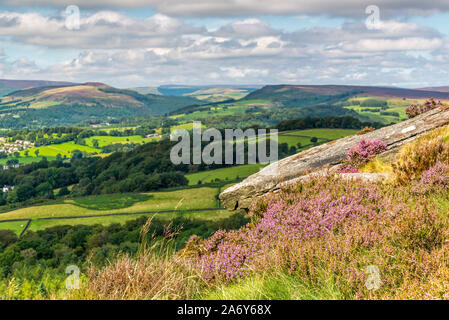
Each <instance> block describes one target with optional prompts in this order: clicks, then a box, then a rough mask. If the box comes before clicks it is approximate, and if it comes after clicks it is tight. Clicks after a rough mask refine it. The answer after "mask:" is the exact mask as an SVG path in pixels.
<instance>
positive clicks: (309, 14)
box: [0, 0, 449, 88]
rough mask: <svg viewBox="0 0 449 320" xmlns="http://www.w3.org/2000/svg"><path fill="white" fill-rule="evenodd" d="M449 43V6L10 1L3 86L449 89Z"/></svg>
mask: <svg viewBox="0 0 449 320" xmlns="http://www.w3.org/2000/svg"><path fill="white" fill-rule="evenodd" d="M36 3H39V4H38V5H36ZM448 36H449V1H447V0H434V1H431V2H430V1H428V2H426V1H422V0H408V1H402V0H400V1H398V0H377V1H374V0H339V1H335V0H277V1H273V0H219V1H217V0H190V1H183V0H179V1H178V0H127V1H123V0H40V1H34V0H0V78H2V79H21V80H31V79H32V80H39V79H40V80H59V81H73V82H104V83H107V84H109V85H112V86H116V87H119V88H130V87H143V86H159V85H163V84H189V85H214V84H234V85H245V84H260V85H265V84H347V85H380V86H397V87H409V88H416V87H429V86H448V85H449V39H448Z"/></svg>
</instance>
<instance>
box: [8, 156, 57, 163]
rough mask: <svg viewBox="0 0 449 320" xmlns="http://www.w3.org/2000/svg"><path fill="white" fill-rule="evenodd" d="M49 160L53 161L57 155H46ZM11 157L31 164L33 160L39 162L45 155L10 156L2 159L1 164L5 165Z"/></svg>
mask: <svg viewBox="0 0 449 320" xmlns="http://www.w3.org/2000/svg"><path fill="white" fill-rule="evenodd" d="M45 158H46V159H47V160H48V161H52V160H56V157H45ZM10 159H17V160H19V163H20V164H30V163H32V162H39V161H41V160H42V159H44V157H41V156H40V155H39V157H36V156H34V157H32V156H28V157H20V158H15V157H9V158H4V159H0V164H1V165H4V164H6V162H7V161H8V160H10Z"/></svg>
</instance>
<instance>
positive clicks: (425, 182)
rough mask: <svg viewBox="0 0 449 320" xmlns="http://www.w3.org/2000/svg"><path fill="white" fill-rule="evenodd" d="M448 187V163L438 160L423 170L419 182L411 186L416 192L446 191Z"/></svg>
mask: <svg viewBox="0 0 449 320" xmlns="http://www.w3.org/2000/svg"><path fill="white" fill-rule="evenodd" d="M448 189H449V165H448V164H446V163H443V162H440V161H438V162H437V163H436V164H435V165H434V166H432V167H430V168H429V169H428V170H426V171H424V172H423V173H422V175H421V178H420V180H419V183H417V184H416V186H415V187H414V188H413V190H414V191H415V192H418V193H431V192H434V193H437V192H447V191H448Z"/></svg>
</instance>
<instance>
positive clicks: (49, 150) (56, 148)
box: [20, 142, 101, 158]
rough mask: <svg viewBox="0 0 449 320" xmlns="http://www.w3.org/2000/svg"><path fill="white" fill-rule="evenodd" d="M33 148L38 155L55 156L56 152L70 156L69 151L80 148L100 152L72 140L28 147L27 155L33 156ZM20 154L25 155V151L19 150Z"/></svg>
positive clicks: (90, 151)
mask: <svg viewBox="0 0 449 320" xmlns="http://www.w3.org/2000/svg"><path fill="white" fill-rule="evenodd" d="M35 150H39V156H40V157H56V156H57V155H58V154H60V155H61V156H63V157H64V156H66V157H67V158H70V157H71V152H72V151H73V150H80V151H82V152H87V153H100V152H101V150H100V149H96V148H93V147H89V146H83V145H80V144H75V143H74V142H65V143H60V144H51V145H47V146H41V147H35V148H31V149H28V156H29V157H30V156H31V157H35V153H34V152H35ZM20 155H21V156H22V157H24V156H25V151H21V152H20Z"/></svg>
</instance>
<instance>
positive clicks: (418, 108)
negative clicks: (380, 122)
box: [405, 98, 444, 119]
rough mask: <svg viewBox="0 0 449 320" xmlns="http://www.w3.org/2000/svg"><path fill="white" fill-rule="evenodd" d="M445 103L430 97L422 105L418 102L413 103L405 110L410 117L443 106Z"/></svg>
mask: <svg viewBox="0 0 449 320" xmlns="http://www.w3.org/2000/svg"><path fill="white" fill-rule="evenodd" d="M443 106H444V105H443V104H442V103H441V101H439V100H438V101H435V99H433V98H430V99H428V100H426V102H425V103H424V104H422V105H418V104H412V105H410V106H408V107H407V109H406V110H405V113H406V114H407V117H408V118H409V119H411V118H414V117H416V116H418V115H420V114H422V113H425V112H427V111H430V110H433V109H436V108H440V107H443Z"/></svg>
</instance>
